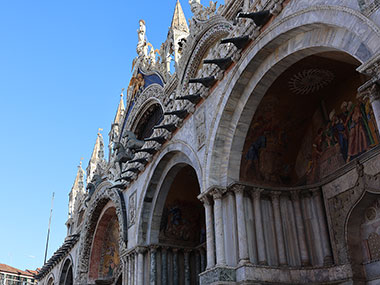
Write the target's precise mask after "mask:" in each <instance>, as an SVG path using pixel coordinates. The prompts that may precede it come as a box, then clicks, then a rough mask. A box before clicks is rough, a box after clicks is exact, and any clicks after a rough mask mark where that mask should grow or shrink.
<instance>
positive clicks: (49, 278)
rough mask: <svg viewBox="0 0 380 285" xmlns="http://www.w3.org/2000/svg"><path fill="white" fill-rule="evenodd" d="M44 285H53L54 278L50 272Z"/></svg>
mask: <svg viewBox="0 0 380 285" xmlns="http://www.w3.org/2000/svg"><path fill="white" fill-rule="evenodd" d="M46 280H47V281H46V282H47V283H46V284H47V285H54V284H55V276H54V273H53V272H50V274H49V275H48V277H47V278H46ZM50 280H52V282H50Z"/></svg>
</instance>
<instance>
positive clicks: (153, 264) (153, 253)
mask: <svg viewBox="0 0 380 285" xmlns="http://www.w3.org/2000/svg"><path fill="white" fill-rule="evenodd" d="M156 257H157V248H156V247H152V248H151V249H150V278H149V279H150V284H151V285H154V284H156V282H157V260H156Z"/></svg>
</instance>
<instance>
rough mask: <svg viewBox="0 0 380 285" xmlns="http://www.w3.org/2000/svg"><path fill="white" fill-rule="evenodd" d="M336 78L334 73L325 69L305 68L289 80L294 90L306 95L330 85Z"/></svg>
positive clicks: (290, 86) (291, 88)
mask: <svg viewBox="0 0 380 285" xmlns="http://www.w3.org/2000/svg"><path fill="white" fill-rule="evenodd" d="M333 79H334V74H333V73H332V72H331V71H329V70H325V69H316V68H313V69H305V70H303V71H301V72H299V73H297V74H295V75H293V76H292V78H291V79H290V80H289V88H290V90H291V91H292V92H294V93H296V94H300V95H306V94H309V93H313V92H316V91H318V90H320V89H322V88H323V87H325V86H327V85H329V84H330V83H331V81H333Z"/></svg>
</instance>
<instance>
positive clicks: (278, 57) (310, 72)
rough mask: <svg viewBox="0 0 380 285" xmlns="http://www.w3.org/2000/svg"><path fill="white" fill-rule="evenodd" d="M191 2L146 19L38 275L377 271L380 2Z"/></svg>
mask: <svg viewBox="0 0 380 285" xmlns="http://www.w3.org/2000/svg"><path fill="white" fill-rule="evenodd" d="M173 6H174V5H173ZM190 6H191V11H192V14H193V15H192V18H191V19H190V20H189V21H188V22H187V20H186V19H185V17H184V14H183V11H182V8H181V5H180V3H179V2H178V1H177V4H176V6H175V9H174V14H173V18H172V23H171V27H170V28H169V31H168V36H167V39H166V41H165V42H164V43H163V44H162V45H161V47H160V48H159V49H154V47H153V46H152V45H151V44H150V43H148V42H147V41H146V36H145V35H146V33H147V34H149V27H147V28H146V26H145V22H144V21H143V20H140V22H139V23H138V31H137V33H138V38H137V39H138V42H137V57H136V58H135V59H134V61H133V75H132V78H131V79H130V84H129V86H128V88H127V89H126V90H125V91H122V92H124V93H125V95H123V93H122V95H121V99H120V103H119V106H118V108H117V111H116V116H115V118H114V122H113V124H112V126H111V131H110V133H109V143H108V145H106V146H105V145H104V141H103V137H102V134H101V133H100V132H99V133H98V136H97V140H96V144H95V147H94V150H93V153H92V157H91V159H90V162H89V164H88V167H87V169H86V173H85V171H84V170H83V169H82V167H81V166H79V168H78V173H77V177H76V179H75V182H74V185H73V187H72V189H71V192H70V195H69V216H68V220H67V223H66V225H67V229H68V233H67V237H66V239H65V242H64V243H63V245H62V246H61V247H60V248H59V249H58V250H57V251H56V252H55V253H54V254H53V256H52V257H51V258H50V259H49V260H48V262H47V263H46V264H45V265H44V266H43V267H42V268H41V270H40V271H39V273H38V275H37V276H36V278H37V280H38V282H39V284H41V285H42V284H43V285H45V284H46V285H52V284H59V285H61V284H63V285H71V284H78V285H84V284H128V285H129V284H131V285H132V284H135V285H142V284H162V285H166V284H173V285H176V284H185V285H188V284H380V147H379V140H380V137H379V127H378V126H380V1H379V0H344V1H342V0H225V3H224V5H217V4H216V3H214V2H210V3H209V5H208V6H204V5H202V4H201V3H200V2H199V0H190ZM136 26H137V23H136ZM164 32H165V33H166V31H163V33H164ZM105 147H108V148H109V149H108V152H109V158H105V156H104V152H105V151H104V149H105Z"/></svg>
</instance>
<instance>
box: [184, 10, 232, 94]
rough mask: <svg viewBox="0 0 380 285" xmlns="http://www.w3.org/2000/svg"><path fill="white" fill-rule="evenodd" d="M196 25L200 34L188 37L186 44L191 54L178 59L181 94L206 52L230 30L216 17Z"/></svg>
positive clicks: (226, 23) (228, 26) (222, 19)
mask: <svg viewBox="0 0 380 285" xmlns="http://www.w3.org/2000/svg"><path fill="white" fill-rule="evenodd" d="M197 25H200V26H199V27H197V28H198V29H199V30H200V32H198V33H197V36H196V37H191V36H189V38H190V41H189V42H188V43H187V48H186V49H187V50H188V51H191V52H189V53H184V54H186V56H184V57H182V58H181V59H180V64H179V66H180V67H182V66H183V69H181V70H180V71H179V72H178V74H179V77H178V78H179V80H180V84H179V86H180V88H181V90H180V91H181V92H183V91H184V90H186V89H187V87H188V84H189V83H188V82H189V79H190V78H192V77H194V76H195V75H196V73H197V70H198V67H199V65H200V64H201V61H202V59H203V58H204V56H205V55H206V53H207V51H208V50H209V49H210V48H211V47H212V46H214V45H215V44H216V42H217V41H218V40H219V39H221V38H222V37H225V36H227V35H228V34H229V33H230V32H231V30H232V25H231V23H229V22H227V21H226V20H225V19H224V18H223V17H221V16H218V15H216V16H214V17H212V18H211V19H210V20H208V21H206V22H204V23H202V22H200V23H198V24H197Z"/></svg>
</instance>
